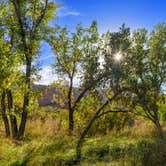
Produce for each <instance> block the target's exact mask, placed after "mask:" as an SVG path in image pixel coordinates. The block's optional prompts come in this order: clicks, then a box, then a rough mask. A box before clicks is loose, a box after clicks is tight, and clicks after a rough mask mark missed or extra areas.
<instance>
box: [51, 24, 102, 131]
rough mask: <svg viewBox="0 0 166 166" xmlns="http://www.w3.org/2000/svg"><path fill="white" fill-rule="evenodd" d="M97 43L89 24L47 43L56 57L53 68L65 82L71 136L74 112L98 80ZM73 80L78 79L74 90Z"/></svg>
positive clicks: (95, 33)
mask: <svg viewBox="0 0 166 166" xmlns="http://www.w3.org/2000/svg"><path fill="white" fill-rule="evenodd" d="M98 42H99V34H98V30H97V23H96V22H93V23H92V25H91V26H90V27H89V28H87V29H83V28H82V27H81V25H78V26H77V29H76V32H75V33H69V32H68V31H67V29H66V28H64V29H62V30H60V31H59V34H58V35H55V36H53V37H52V38H51V40H50V43H51V45H52V48H53V51H54V52H55V56H56V62H55V65H54V68H55V69H56V71H57V73H58V74H59V75H60V76H62V77H63V78H66V80H67V81H68V93H67V96H66V97H67V104H68V111H69V133H72V131H73V129H74V111H75V110H76V109H77V107H78V105H79V103H80V102H81V100H82V98H83V97H84V96H85V95H86V94H87V93H88V91H89V90H92V89H94V88H95V87H96V85H97V84H98V83H99V82H100V80H101V79H102V76H101V75H100V70H99V53H100V47H99V45H98ZM75 79H79V88H76V87H74V86H75V85H74V80H75Z"/></svg>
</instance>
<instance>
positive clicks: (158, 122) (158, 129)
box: [154, 111, 164, 138]
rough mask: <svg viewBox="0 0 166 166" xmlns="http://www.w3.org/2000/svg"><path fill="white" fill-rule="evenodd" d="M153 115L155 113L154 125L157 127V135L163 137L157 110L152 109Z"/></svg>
mask: <svg viewBox="0 0 166 166" xmlns="http://www.w3.org/2000/svg"><path fill="white" fill-rule="evenodd" d="M154 115H155V119H154V120H155V126H156V129H157V133H158V136H159V137H160V138H163V137H164V134H163V130H162V127H161V124H160V120H159V117H158V112H157V111H154Z"/></svg>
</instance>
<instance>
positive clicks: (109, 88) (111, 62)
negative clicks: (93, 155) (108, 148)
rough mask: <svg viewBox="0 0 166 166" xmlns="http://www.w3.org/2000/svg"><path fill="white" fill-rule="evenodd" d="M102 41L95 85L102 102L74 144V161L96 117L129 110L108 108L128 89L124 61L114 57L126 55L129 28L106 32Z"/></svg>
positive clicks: (123, 27)
mask: <svg viewBox="0 0 166 166" xmlns="http://www.w3.org/2000/svg"><path fill="white" fill-rule="evenodd" d="M102 43H103V47H102V48H103V49H102V54H103V55H104V64H103V67H102V78H103V79H102V81H101V83H100V84H98V87H97V90H98V93H99V94H100V95H101V96H102V103H101V105H100V106H99V108H98V109H97V110H96V112H95V113H94V115H93V116H92V117H91V119H90V120H89V122H88V123H87V125H86V127H85V128H84V129H83V131H82V133H81V135H80V137H79V140H78V142H77V145H76V162H79V161H80V160H81V149H82V145H83V142H84V139H85V137H86V135H87V134H88V132H89V130H90V129H91V127H92V125H93V124H94V122H95V121H96V120H97V119H98V118H100V117H102V116H104V115H106V114H108V113H119V112H122V113H127V112H130V111H131V110H122V109H121V108H115V109H111V110H110V107H111V105H112V103H113V102H116V101H117V100H118V98H119V97H120V96H121V95H122V96H123V95H124V94H125V92H126V91H128V87H127V86H126V83H125V80H126V79H127V77H126V74H125V73H126V70H124V69H125V67H126V63H125V61H124V60H123V59H119V58H118V59H116V56H117V53H118V54H121V56H122V57H123V58H124V57H125V56H126V55H127V53H128V51H129V50H128V49H129V47H130V29H129V28H126V27H125V25H122V27H121V28H120V30H119V32H116V33H110V32H107V33H106V34H104V35H103V37H102ZM132 109H133V108H132Z"/></svg>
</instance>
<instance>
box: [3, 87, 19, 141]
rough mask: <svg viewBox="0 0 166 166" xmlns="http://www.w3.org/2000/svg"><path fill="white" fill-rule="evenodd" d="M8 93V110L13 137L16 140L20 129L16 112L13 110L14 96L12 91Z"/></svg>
mask: <svg viewBox="0 0 166 166" xmlns="http://www.w3.org/2000/svg"><path fill="white" fill-rule="evenodd" d="M6 93H7V99H8V109H9V116H10V123H11V130H12V137H13V138H14V139H16V138H17V135H18V127H17V118H16V116H15V115H14V110H13V96H12V92H11V90H7V92H6Z"/></svg>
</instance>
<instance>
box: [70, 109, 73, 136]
mask: <svg viewBox="0 0 166 166" xmlns="http://www.w3.org/2000/svg"><path fill="white" fill-rule="evenodd" d="M73 115H74V111H73V110H72V109H70V110H69V135H71V134H72V132H73V130H74V117H73Z"/></svg>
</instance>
